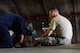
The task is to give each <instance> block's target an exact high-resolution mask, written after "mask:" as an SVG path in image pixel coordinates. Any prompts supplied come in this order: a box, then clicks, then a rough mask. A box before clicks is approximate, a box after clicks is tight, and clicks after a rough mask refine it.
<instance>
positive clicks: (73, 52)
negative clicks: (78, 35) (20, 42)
mask: <svg viewBox="0 0 80 53" xmlns="http://www.w3.org/2000/svg"><path fill="white" fill-rule="evenodd" d="M0 53H80V44H76V45H69V46H46V47H27V48H4V49H0Z"/></svg>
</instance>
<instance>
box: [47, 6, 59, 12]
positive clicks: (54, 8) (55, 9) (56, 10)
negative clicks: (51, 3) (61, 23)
mask: <svg viewBox="0 0 80 53" xmlns="http://www.w3.org/2000/svg"><path fill="white" fill-rule="evenodd" d="M53 10H54V11H55V12H58V13H59V11H58V9H57V8H56V7H53V8H50V9H49V10H48V11H53Z"/></svg>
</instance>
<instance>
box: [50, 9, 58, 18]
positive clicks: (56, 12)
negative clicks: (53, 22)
mask: <svg viewBox="0 0 80 53" xmlns="http://www.w3.org/2000/svg"><path fill="white" fill-rule="evenodd" d="M57 15H59V11H58V10H57V8H51V9H49V17H50V18H53V17H55V16H57Z"/></svg>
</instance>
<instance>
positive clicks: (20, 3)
mask: <svg viewBox="0 0 80 53" xmlns="http://www.w3.org/2000/svg"><path fill="white" fill-rule="evenodd" d="M54 6H55V7H57V8H58V10H59V12H60V14H61V15H63V16H65V17H67V18H68V19H69V20H70V21H71V23H72V26H73V32H74V34H73V39H72V43H73V44H76V43H80V28H79V27H80V24H79V23H80V0H0V15H3V14H6V13H17V14H20V15H21V16H23V18H24V19H25V24H26V26H28V24H29V23H32V24H33V29H34V30H36V31H37V35H36V36H41V35H42V34H43V33H44V30H45V29H44V28H47V27H48V26H49V22H50V20H49V17H48V9H49V8H52V7H54ZM36 36H35V37H36Z"/></svg>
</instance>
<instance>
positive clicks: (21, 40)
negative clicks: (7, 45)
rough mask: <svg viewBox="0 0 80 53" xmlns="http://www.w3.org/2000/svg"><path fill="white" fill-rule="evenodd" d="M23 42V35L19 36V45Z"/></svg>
mask: <svg viewBox="0 0 80 53" xmlns="http://www.w3.org/2000/svg"><path fill="white" fill-rule="evenodd" d="M23 41H24V35H23V34H21V39H20V41H19V43H20V44H22V43H23Z"/></svg>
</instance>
